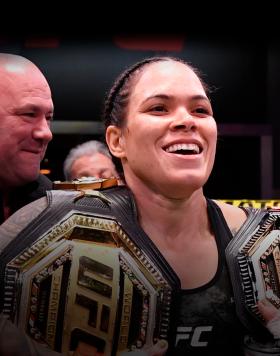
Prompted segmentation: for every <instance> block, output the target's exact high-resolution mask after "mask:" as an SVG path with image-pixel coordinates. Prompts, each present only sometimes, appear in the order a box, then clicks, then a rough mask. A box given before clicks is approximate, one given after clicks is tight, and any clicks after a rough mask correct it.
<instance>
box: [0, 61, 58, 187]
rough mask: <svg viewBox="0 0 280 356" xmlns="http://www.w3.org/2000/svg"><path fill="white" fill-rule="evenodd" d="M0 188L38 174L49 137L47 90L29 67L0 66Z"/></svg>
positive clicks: (49, 110)
mask: <svg viewBox="0 0 280 356" xmlns="http://www.w3.org/2000/svg"><path fill="white" fill-rule="evenodd" d="M0 78H1V80H0V82H1V83H0V90H1V95H0V187H2V188H6V187H15V186H20V185H23V184H25V183H28V182H31V181H33V180H35V179H36V178H37V177H38V174H39V169H40V162H41V160H42V158H43V157H44V155H45V152H46V149H47V145H48V143H49V141H50V140H51V139H52V133H51V131H50V121H51V119H52V116H53V102H52V98H51V91H50V88H49V85H48V83H47V82H46V79H45V78H44V77H43V75H42V74H41V73H40V72H39V71H38V70H37V69H36V68H33V67H31V68H30V69H26V70H25V71H23V72H17V73H10V72H6V71H4V70H3V69H0Z"/></svg>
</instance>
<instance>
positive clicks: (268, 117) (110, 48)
mask: <svg viewBox="0 0 280 356" xmlns="http://www.w3.org/2000/svg"><path fill="white" fill-rule="evenodd" d="M0 52H8V53H14V54H20V55H23V56H25V57H27V58H29V59H30V60H31V61H33V62H34V63H35V64H37V65H38V66H39V68H40V69H41V70H42V71H43V73H44V74H45V76H46V78H47V79H48V81H49V84H50V87H51V89H52V93H53V100H54V104H55V116H54V122H53V124H52V125H53V133H54V138H53V141H52V142H51V143H50V144H49V148H48V151H47V154H46V158H45V160H44V161H43V162H42V169H44V170H45V171H44V172H45V173H46V174H47V175H48V177H49V178H50V179H52V180H63V179H64V178H63V172H62V165H63V161H64V159H65V157H66V155H67V153H68V152H69V150H70V149H71V148H72V147H74V146H75V145H77V144H79V143H82V142H84V141H87V140H89V139H103V124H102V122H101V120H100V116H101V109H102V105H103V99H104V95H105V93H106V92H107V90H108V89H109V87H110V86H111V84H112V82H113V80H114V79H115V77H116V76H117V75H118V73H119V72H120V71H122V70H123V69H124V68H125V67H126V66H129V65H130V64H132V63H133V62H135V61H138V60H140V59H142V58H144V57H147V56H152V55H172V56H176V57H181V58H183V59H185V60H187V61H188V62H190V63H191V64H192V65H193V66H195V67H197V68H199V69H200V70H201V71H202V73H204V77H203V78H204V80H205V81H206V82H207V83H208V85H210V87H211V88H212V94H211V100H212V105H213V108H214V117H215V119H216V121H217V123H218V129H219V140H218V147H217V158H216V162H215V166H214V172H213V174H212V176H211V178H210V180H209V182H208V183H207V186H206V188H205V190H206V193H207V195H208V196H209V197H211V198H219V199H239V198H240V199H241V198H243V199H278V198H280V167H279V165H278V161H279V157H280V122H279V121H280V120H279V119H280V105H279V103H280V41H279V38H278V35H277V34H275V35H273V36H259V35H258V33H255V35H254V36H252V35H251V33H249V34H247V35H244V34H242V35H233V36H230V35H227V34H223V33H220V32H219V34H214V33H212V34H207V31H206V32H203V33H195V32H194V31H193V32H192V33H188V32H187V31H185V32H184V31H178V33H166V32H165V33H161V34H152V33H140V32H139V33H134V34H130V35H129V34H127V33H118V34H117V33H115V34H103V35H102V36H98V35H94V36H93V35H92V36H91V35H87V36H74V35H73V36H71V35H69V34H68V35H63V34H62V33H61V34H48V35H46V34H44V35H39V34H36V35H35V34H32V33H26V34H24V35H18V34H17V35H9V34H6V35H5V34H3V35H1V34H0ZM140 154H141V152H139V155H140ZM147 159H148V158H147Z"/></svg>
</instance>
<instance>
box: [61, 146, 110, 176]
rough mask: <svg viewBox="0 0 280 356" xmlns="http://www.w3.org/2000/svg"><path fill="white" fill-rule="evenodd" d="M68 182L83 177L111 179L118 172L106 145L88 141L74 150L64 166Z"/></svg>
mask: <svg viewBox="0 0 280 356" xmlns="http://www.w3.org/2000/svg"><path fill="white" fill-rule="evenodd" d="M63 171H64V176H65V179H66V180H68V181H69V180H73V179H76V178H81V177H96V178H110V177H113V176H114V177H116V176H117V172H116V169H115V166H114V163H113V162H112V157H111V155H110V152H109V150H108V148H107V147H106V145H105V144H104V143H102V142H100V141H94V140H92V141H87V142H84V143H82V144H80V145H78V146H76V147H74V148H72V149H71V150H70V152H69V154H68V155H67V157H66V159H65V161H64V165H63Z"/></svg>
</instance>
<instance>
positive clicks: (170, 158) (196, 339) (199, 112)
mask: <svg viewBox="0 0 280 356" xmlns="http://www.w3.org/2000/svg"><path fill="white" fill-rule="evenodd" d="M104 119H105V123H106V127H107V129H106V139H107V143H108V146H109V148H110V151H111V153H112V155H113V156H114V157H115V159H117V160H119V163H120V162H121V164H119V165H118V167H119V169H120V170H122V172H123V175H124V180H125V182H126V184H127V186H128V188H129V189H130V190H131V191H132V193H133V196H134V199H135V202H136V206H137V212H138V220H139V223H140V225H141V227H142V228H143V230H144V231H145V232H146V234H147V235H148V236H149V238H150V239H151V240H152V242H153V243H154V245H155V246H156V250H157V255H158V256H160V257H159V258H160V259H163V260H164V261H165V264H166V266H168V268H171V269H172V271H174V273H175V274H176V276H177V277H178V279H179V281H180V285H181V291H180V298H179V299H180V301H179V303H178V307H179V310H180V311H179V315H178V316H177V320H178V323H177V333H176V342H175V344H174V345H170V349H169V350H170V354H171V355H173V354H176V355H185V354H188V355H198V354H199V355H213V354H215V355H225V354H227V355H235V356H236V355H243V354H244V349H243V345H244V344H243V338H244V335H245V334H246V333H249V332H250V330H246V328H244V326H243V325H242V324H241V321H240V320H238V317H237V314H236V312H235V310H234V305H233V304H232V300H233V298H232V297H233V294H232V288H231V284H230V276H229V272H228V267H227V265H226V264H225V248H226V246H227V244H228V243H229V242H230V240H231V239H232V236H233V234H235V233H236V231H238V230H239V228H240V227H241V225H242V224H243V223H244V222H245V220H246V215H245V213H244V211H243V210H241V209H239V208H236V207H232V206H228V205H226V204H223V203H216V202H214V201H211V200H209V199H206V197H205V196H204V194H203V186H204V184H205V183H206V181H207V180H208V178H209V175H210V173H211V170H212V168H213V164H214V158H215V151H216V142H217V127H216V122H215V120H214V118H213V112H212V108H211V104H210V100H209V99H208V91H207V86H206V85H205V84H204V83H203V81H202V80H201V79H200V77H199V72H198V71H197V70H195V69H194V68H192V67H191V66H190V65H188V64H187V63H185V62H183V61H181V60H180V59H177V58H170V57H154V58H148V59H145V60H143V61H141V62H139V63H136V64H135V65H134V66H132V67H130V68H129V69H127V70H126V71H125V72H123V73H122V74H121V75H120V76H119V78H117V80H116V81H115V84H114V86H113V87H112V89H111V91H110V93H109V95H108V97H107V101H106V103H105V111H104ZM202 261H203V262H202ZM274 312H275V311H274ZM189 332H190V334H189ZM264 335H265V332H264Z"/></svg>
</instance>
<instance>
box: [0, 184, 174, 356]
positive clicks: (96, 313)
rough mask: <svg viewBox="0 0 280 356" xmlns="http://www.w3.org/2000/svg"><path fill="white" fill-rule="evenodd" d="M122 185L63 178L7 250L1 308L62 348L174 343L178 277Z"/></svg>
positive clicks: (1, 267)
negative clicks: (156, 246)
mask: <svg viewBox="0 0 280 356" xmlns="http://www.w3.org/2000/svg"><path fill="white" fill-rule="evenodd" d="M115 183H116V181H115V180H103V179H101V180H94V181H87V182H84V181H76V182H73V183H69V182H68V183H61V184H60V183H57V184H56V187H57V188H58V189H60V188H66V189H68V190H65V191H63V190H57V191H56V190H53V191H50V192H48V202H49V204H48V207H47V208H46V209H45V210H44V211H43V212H42V213H41V214H40V215H39V216H38V217H37V218H35V219H34V220H33V221H32V222H31V223H30V224H29V225H28V226H27V227H26V228H25V229H24V230H23V231H22V232H21V233H20V234H19V235H18V236H16V238H15V239H14V240H13V241H12V242H11V243H10V244H9V245H8V246H7V247H6V248H5V250H4V251H3V252H2V254H1V255H0V271H1V276H2V277H1V278H2V279H1V283H2V286H3V285H4V287H2V288H1V293H2V296H1V302H2V303H1V304H2V305H1V308H2V311H3V313H5V314H6V315H8V317H9V318H10V319H11V320H12V321H13V322H14V323H15V324H16V325H17V326H18V327H19V328H20V329H21V330H23V331H25V332H26V333H27V334H28V335H29V336H30V337H31V338H33V339H34V340H37V341H38V342H40V343H44V344H47V345H49V347H50V348H52V349H53V350H56V351H58V352H62V353H63V354H68V355H72V352H73V351H74V350H75V349H77V347H79V345H80V344H81V343H82V344H86V346H87V347H92V350H95V351H96V350H97V352H99V353H100V354H103V355H120V354H121V353H122V352H123V351H129V350H135V349H139V348H141V347H142V346H143V345H144V344H145V345H152V344H154V342H156V341H157V340H158V339H166V340H168V341H169V342H170V344H172V343H173V341H174V340H173V338H174V335H175V332H174V333H173V330H172V318H171V315H172V309H173V307H174V305H175V304H176V303H174V298H175V294H176V290H177V289H178V286H179V282H178V279H177V277H176V276H175V275H174V273H173V272H172V270H171V269H169V268H168V266H166V263H165V261H164V259H163V258H162V257H161V256H159V254H158V250H156V248H155V246H154V245H153V243H152V241H151V240H150V239H149V238H148V237H147V235H146V234H145V233H144V231H143V230H142V229H141V227H140V226H139V224H138V222H137V215H136V208H135V204H134V200H133V197H132V194H131V192H130V191H129V190H128V189H127V188H126V187H124V186H119V187H118V186H114V185H115ZM111 186H112V187H111ZM69 189H72V190H69ZM94 189H98V190H94ZM173 325H174V323H173ZM93 354H94V353H93Z"/></svg>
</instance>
